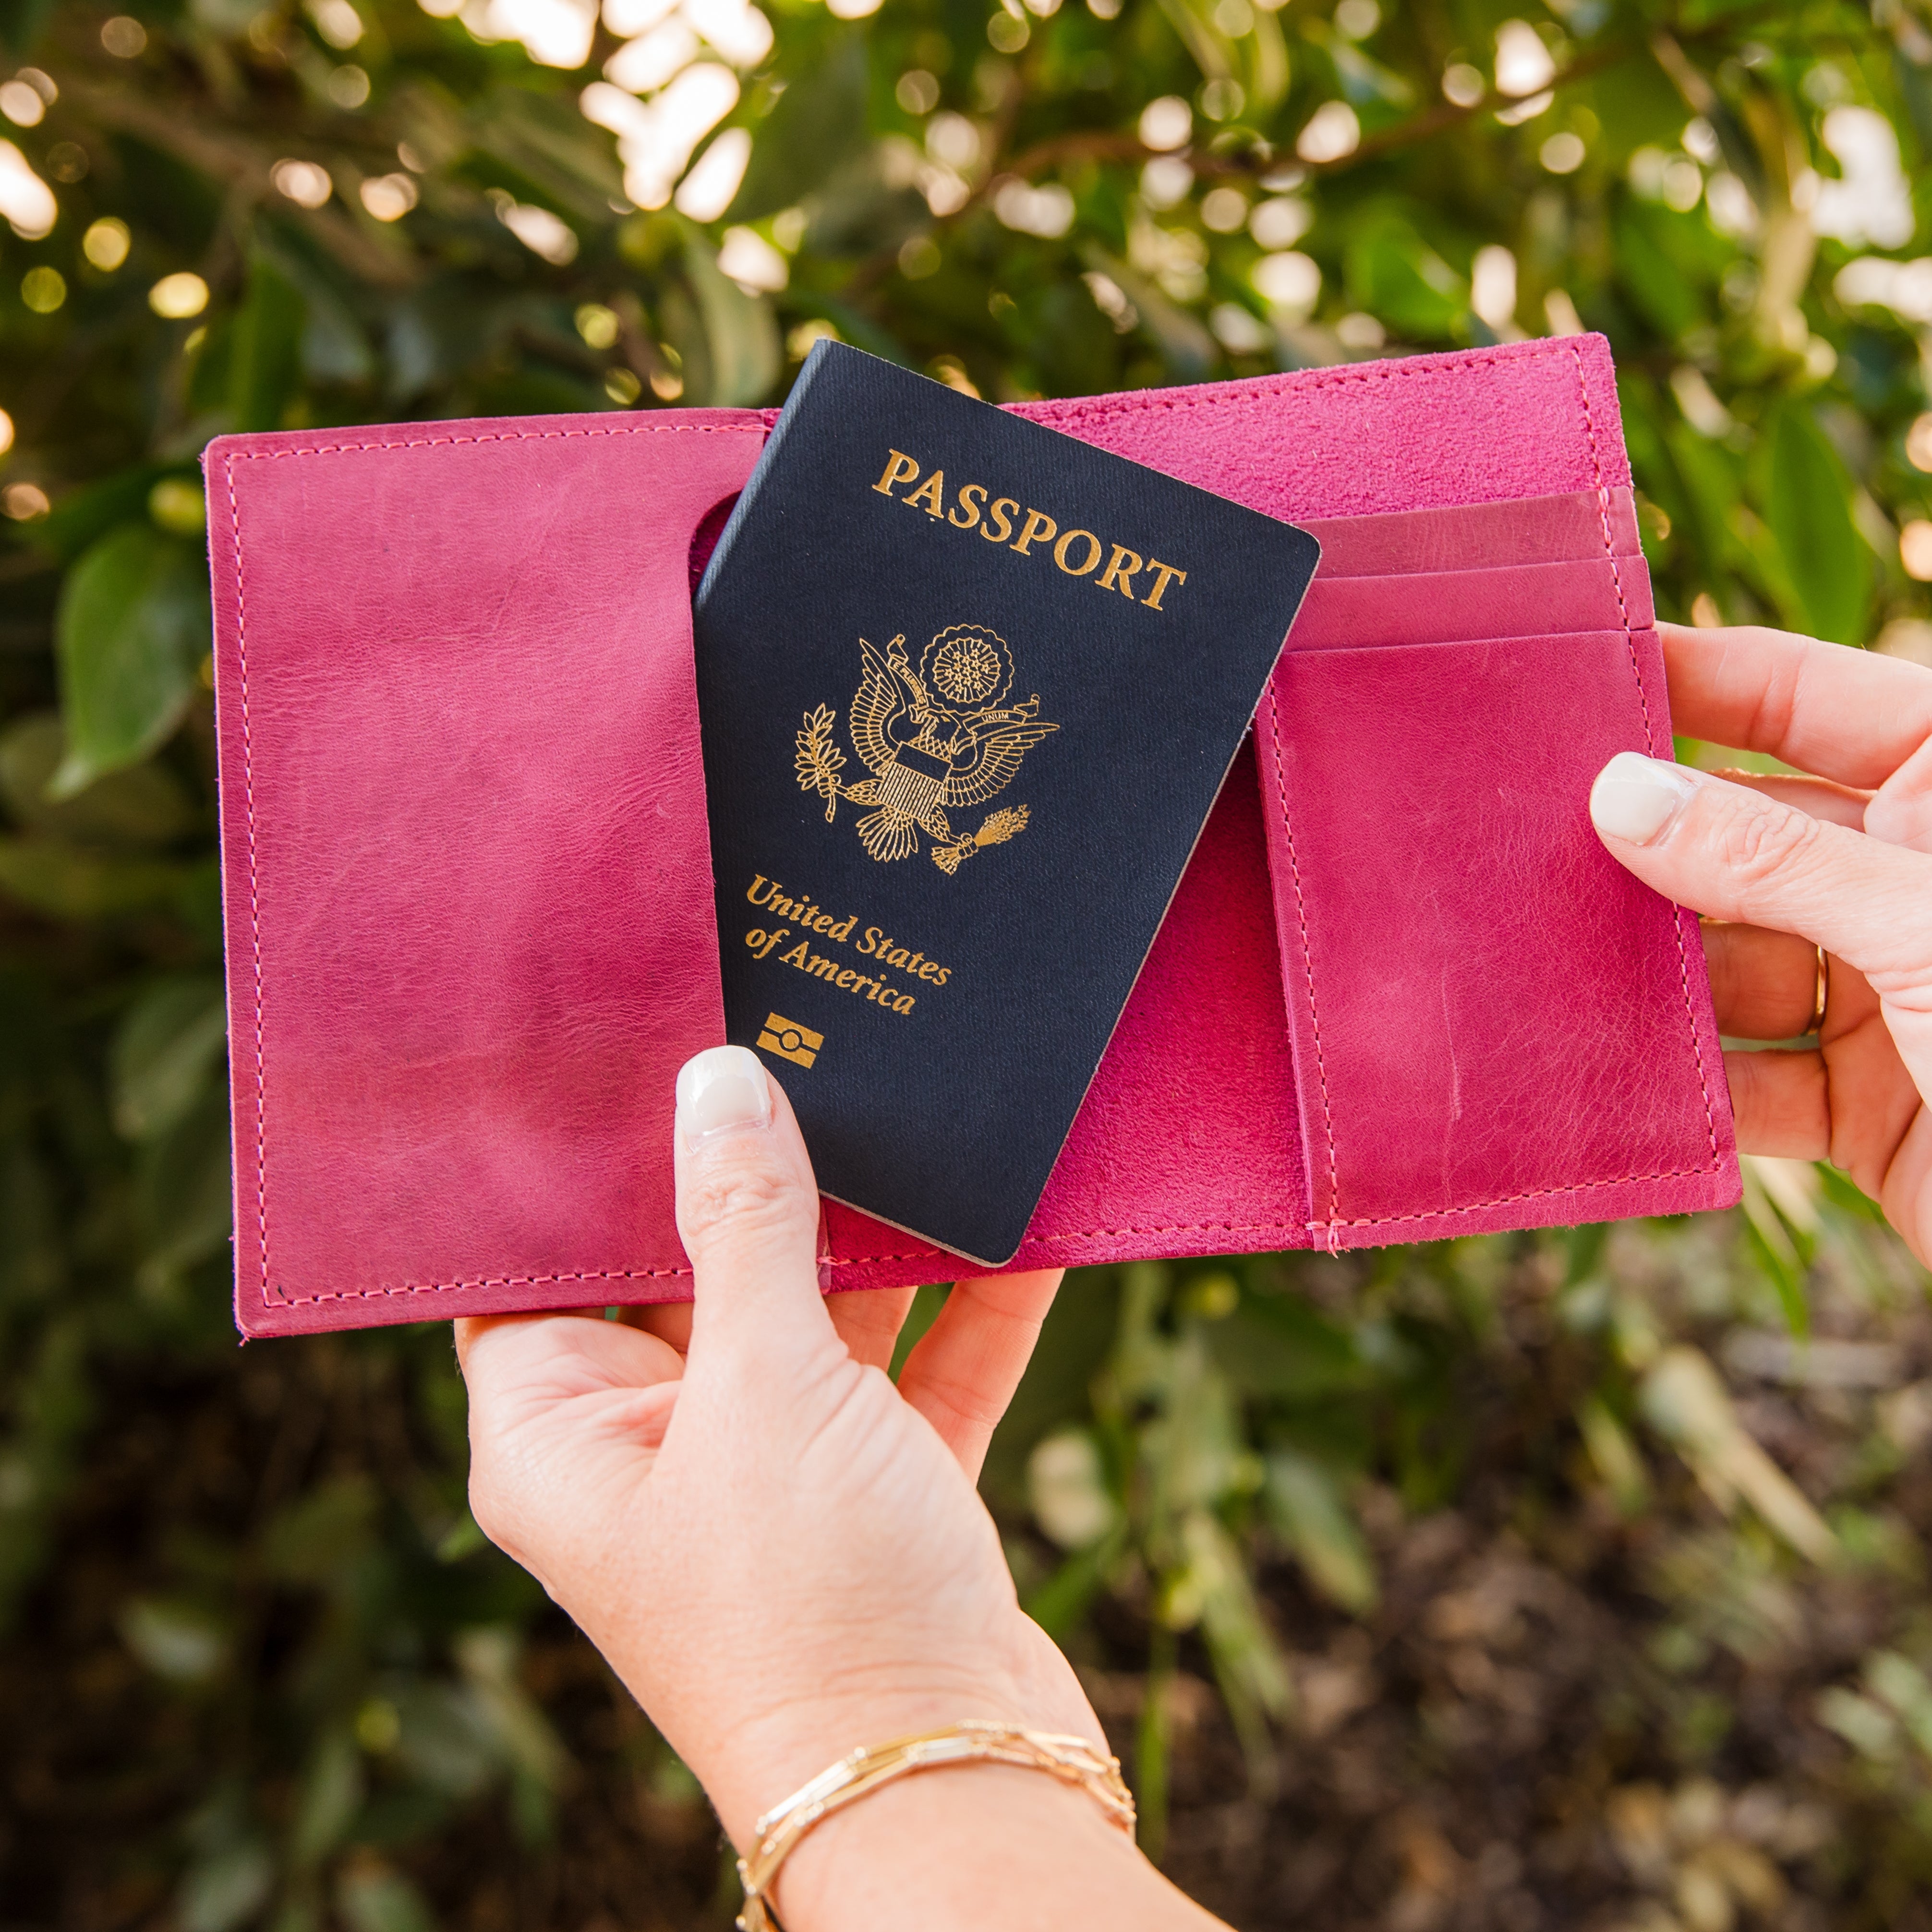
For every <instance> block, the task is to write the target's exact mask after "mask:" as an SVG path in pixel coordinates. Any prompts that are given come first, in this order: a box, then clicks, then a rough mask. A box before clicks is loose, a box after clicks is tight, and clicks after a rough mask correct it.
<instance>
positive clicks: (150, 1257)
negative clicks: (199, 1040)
mask: <svg viewBox="0 0 1932 1932" xmlns="http://www.w3.org/2000/svg"><path fill="white" fill-rule="evenodd" d="M135 1178H136V1189H135V1193H136V1208H137V1209H138V1211H139V1226H140V1229H141V1232H142V1235H143V1236H144V1238H145V1242H144V1245H145V1253H144V1254H143V1256H142V1265H141V1280H142V1282H143V1283H144V1284H145V1286H147V1287H148V1288H149V1289H166V1288H167V1287H169V1286H172V1283H173V1282H174V1281H175V1279H176V1278H177V1277H178V1276H179V1275H181V1274H182V1273H183V1272H184V1271H185V1270H187V1269H189V1268H193V1267H194V1266H195V1265H196V1263H198V1262H204V1261H205V1260H207V1259H208V1257H209V1256H211V1255H213V1254H215V1253H218V1252H219V1251H220V1249H221V1247H223V1244H225V1243H226V1241H227V1239H228V1237H229V1232H230V1230H231V1229H232V1227H233V1220H234V1197H233V1190H232V1188H231V1185H230V1181H229V1139H228V1096H227V1095H226V1094H225V1093H224V1092H223V1091H220V1089H219V1088H208V1087H204V1088H202V1091H200V1092H199V1093H198V1094H193V1096H192V1097H190V1101H189V1103H188V1106H187V1112H185V1113H184V1114H183V1115H181V1117H180V1118H178V1120H177V1121H175V1124H173V1125H172V1127H168V1128H166V1129H164V1130H160V1131H157V1132H156V1133H154V1134H153V1136H151V1138H150V1139H148V1140H146V1141H145V1142H142V1148H141V1158H140V1160H139V1164H138V1167H137V1169H136V1177H135Z"/></svg>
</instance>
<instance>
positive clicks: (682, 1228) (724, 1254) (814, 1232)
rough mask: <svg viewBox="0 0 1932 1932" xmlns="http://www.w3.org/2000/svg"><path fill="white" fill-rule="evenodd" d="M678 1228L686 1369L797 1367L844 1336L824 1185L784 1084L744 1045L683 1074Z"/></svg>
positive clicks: (720, 1049) (696, 1061) (716, 1050)
mask: <svg viewBox="0 0 1932 1932" xmlns="http://www.w3.org/2000/svg"><path fill="white" fill-rule="evenodd" d="M676 1163H677V1231H678V1233H679V1236H680V1237H681V1238H682V1240H683V1242H684V1247H685V1253H687V1254H688V1256H690V1257H691V1272H692V1277H693V1282H694V1298H695V1301H696V1304H697V1305H696V1307H695V1308H694V1310H692V1313H691V1352H690V1358H689V1360H690V1366H691V1370H692V1371H693V1372H694V1373H697V1372H700V1371H701V1370H702V1369H703V1365H704V1364H706V1362H707V1361H713V1360H716V1359H718V1358H719V1357H721V1356H728V1357H730V1358H732V1359H733V1364H734V1366H735V1365H736V1364H742V1362H743V1361H745V1358H748V1357H753V1356H763V1357H766V1358H775V1359H778V1360H781V1361H786V1362H788V1363H790V1364H796V1362H797V1361H799V1360H800V1359H801V1358H802V1357H803V1356H805V1355H808V1353H809V1352H811V1350H812V1349H814V1348H817V1347H819V1346H822V1345H823V1343H825V1342H826V1340H835V1339H836V1337H835V1331H834V1330H833V1328H832V1318H831V1316H829V1314H827V1313H826V1309H825V1304H824V1301H823V1298H822V1297H821V1296H820V1294H819V1292H818V1253H817V1249H818V1189H817V1184H816V1183H815V1182H814V1181H813V1179H812V1176H811V1160H809V1158H808V1157H807V1155H806V1154H805V1142H804V1141H803V1139H802V1138H801V1137H800V1136H799V1131H798V1122H797V1121H796V1119H795V1118H793V1115H792V1111H791V1107H790V1103H788V1102H787V1100H786V1099H785V1097H784V1091H783V1090H782V1089H781V1088H780V1087H779V1086H778V1082H776V1081H775V1080H774V1079H772V1077H771V1076H770V1075H769V1073H766V1071H765V1068H764V1064H763V1062H762V1061H760V1059H759V1058H757V1055H755V1054H754V1053H752V1052H751V1051H750V1050H749V1049H748V1048H745V1047H742V1046H714V1047H710V1048H708V1049H706V1051H705V1052H703V1053H700V1054H698V1055H695V1056H694V1057H693V1058H691V1059H690V1060H688V1061H685V1064H684V1065H683V1066H682V1067H681V1068H679V1070H678V1076H677V1124H676Z"/></svg>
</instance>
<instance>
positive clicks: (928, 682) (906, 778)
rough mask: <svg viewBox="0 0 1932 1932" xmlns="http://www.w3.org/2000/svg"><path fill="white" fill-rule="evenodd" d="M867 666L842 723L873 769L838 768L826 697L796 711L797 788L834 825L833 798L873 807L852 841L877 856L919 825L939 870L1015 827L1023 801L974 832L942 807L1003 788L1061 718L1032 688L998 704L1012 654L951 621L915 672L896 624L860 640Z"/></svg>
mask: <svg viewBox="0 0 1932 1932" xmlns="http://www.w3.org/2000/svg"><path fill="white" fill-rule="evenodd" d="M859 656H860V658H861V659H862V661H863V664H864V666H865V675H864V678H863V679H862V682H860V684H859V689H858V693H857V695H856V696H855V697H853V700H852V708H851V710H850V712H849V713H848V715H847V724H848V726H849V727H850V731H851V733H852V745H853V749H854V750H855V751H857V753H858V754H859V761H860V763H862V764H863V765H864V766H865V768H866V769H867V770H868V771H869V772H871V773H872V776H871V777H870V778H865V779H863V780H862V781H860V782H859V784H850V785H848V784H844V783H843V782H842V781H841V779H840V778H839V775H838V774H839V772H840V771H841V769H843V768H844V763H845V754H844V752H843V751H840V750H839V748H838V746H837V745H835V744H834V743H833V742H832V726H833V725H834V724H835V723H836V721H837V720H836V718H835V715H834V713H833V712H832V709H831V707H830V706H829V705H823V704H821V705H820V706H818V708H817V709H816V710H814V711H808V712H806V713H805V723H804V726H803V727H802V729H801V730H799V733H798V739H797V747H798V748H797V756H796V759H795V760H794V764H795V768H796V772H797V774H798V782H799V786H800V787H801V788H802V790H806V791H810V792H816V793H817V794H818V796H820V798H822V799H824V801H825V819H826V823H827V824H829V823H832V819H833V817H834V815H835V814H836V812H837V811H838V801H839V800H840V799H841V798H842V799H847V800H849V801H850V802H851V803H852V804H854V805H871V806H872V807H874V809H873V810H872V811H868V813H867V814H865V817H862V818H861V819H860V820H859V823H858V833H859V840H860V841H861V842H862V844H864V846H865V850H867V851H868V852H869V853H871V855H872V856H873V857H874V859H881V860H884V859H904V858H906V857H908V856H910V854H911V853H914V852H916V851H917V850H919V834H920V832H925V833H926V835H927V836H928V837H929V838H931V839H932V862H933V863H934V864H935V865H937V866H938V868H940V870H941V871H943V872H946V873H948V874H951V873H953V872H956V871H958V870H959V866H960V863H961V862H962V860H963V859H968V858H971V856H972V855H973V854H974V853H975V852H977V851H980V850H983V848H984V847H987V846H989V845H999V844H1004V843H1005V841H1007V839H1009V838H1016V837H1017V836H1018V835H1019V833H1021V832H1023V831H1025V829H1026V824H1027V817H1028V812H1027V808H1026V807H1025V805H1009V806H1007V807H1005V808H1003V809H1001V810H1000V811H996V812H994V813H993V814H992V815H991V816H990V817H988V818H986V820H983V822H982V823H981V824H980V828H979V829H978V830H977V832H965V833H963V834H962V833H958V832H955V831H954V830H953V827H952V826H951V825H950V823H948V821H947V816H946V814H947V808H949V807H951V808H953V809H958V808H961V807H962V806H965V805H978V804H980V802H982V801H983V800H984V799H989V798H992V796H995V793H999V792H1002V791H1004V790H1005V789H1006V788H1007V786H1008V785H1009V784H1011V783H1012V782H1013V778H1014V776H1015V775H1016V773H1017V772H1019V768H1020V763H1021V760H1022V759H1024V758H1025V756H1026V754H1027V753H1028V751H1030V750H1031V748H1033V747H1034V745H1037V744H1038V743H1039V742H1040V740H1041V739H1043V738H1044V737H1045V736H1046V735H1047V734H1048V733H1049V732H1052V731H1057V730H1059V728H1060V727H1059V726H1058V725H1057V724H1046V723H1044V722H1043V721H1042V720H1041V718H1040V698H1039V696H1038V694H1037V693H1036V694H1034V696H1033V697H1029V698H1028V700H1026V701H1025V703H1023V704H1015V705H1008V704H1007V703H1005V701H1004V700H1005V699H1006V696H1007V692H1008V691H1010V689H1011V688H1012V686H1013V653H1012V652H1010V650H1009V649H1007V642H1006V640H1005V639H1004V637H1001V636H1000V634H998V632H997V631H989V630H987V629H986V628H985V627H984V626H983V625H977V624H955V625H953V627H952V628H950V630H944V631H941V632H940V634H938V636H937V637H935V638H934V639H933V640H932V642H931V643H929V644H928V645H927V646H926V649H924V650H923V651H922V652H920V653H919V668H918V669H917V670H914V669H913V667H912V664H911V662H910V660H909V659H908V658H907V656H906V651H905V638H904V635H903V634H901V635H900V636H898V637H895V638H893V640H892V642H891V643H889V644H888V645H886V647H885V649H883V650H880V649H879V648H878V647H877V646H876V645H874V644H871V643H867V642H866V641H865V639H864V638H863V637H861V638H860V639H859Z"/></svg>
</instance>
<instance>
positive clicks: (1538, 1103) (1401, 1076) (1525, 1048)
mask: <svg viewBox="0 0 1932 1932" xmlns="http://www.w3.org/2000/svg"><path fill="white" fill-rule="evenodd" d="M1633 673H1636V675H1633ZM1257 739H1258V742H1259V749H1260V751H1261V757H1262V793H1263V799H1264V811H1265V819H1266V823H1267V829H1268V842H1269V853H1270V865H1271V872H1272V875H1273V877H1274V888H1275V907H1276V922H1277V932H1278V935H1279V937H1280V944H1281V957H1282V963H1283V979H1284V983H1285V985H1286V990H1287V995H1288V1001H1289V1014H1290V1021H1291V1025H1292V1030H1293V1032H1294V1037H1295V1070H1296V1086H1297V1092H1298V1100H1299V1105H1300V1110H1301V1123H1302V1129H1303V1134H1304V1141H1305V1144H1306V1147H1307V1172H1308V1176H1309V1181H1310V1191H1311V1200H1312V1202H1313V1220H1314V1222H1315V1223H1316V1235H1317V1238H1318V1240H1319V1241H1322V1242H1324V1243H1325V1244H1328V1245H1329V1246H1331V1247H1337V1248H1340V1247H1356V1246H1367V1245H1373V1244H1377V1243H1381V1242H1386V1241H1397V1240H1401V1241H1414V1240H1420V1239H1426V1238H1430V1237H1431V1236H1433V1235H1447V1234H1453V1233H1457V1232H1471V1231H1473V1230H1475V1229H1481V1228H1484V1227H1523V1226H1536V1225H1541V1224H1548V1223H1574V1222H1578V1221H1594V1220H1610V1219H1613V1218H1614V1217H1618V1216H1620V1215H1623V1214H1631V1213H1634V1212H1638V1211H1643V1212H1646V1213H1656V1212H1668V1211H1671V1210H1670V1208H1666V1207H1664V1205H1662V1204H1664V1202H1677V1203H1679V1204H1680V1205H1682V1206H1683V1207H1685V1208H1688V1207H1691V1206H1694V1205H1699V1204H1700V1203H1703V1202H1708V1201H1709V1199H1711V1198H1712V1193H1713V1190H1714V1189H1721V1188H1722V1187H1723V1186H1724V1182H1725V1181H1726V1178H1727V1175H1728V1172H1729V1168H1730V1163H1731V1161H1732V1159H1733V1152H1734V1143H1733V1139H1732V1130H1731V1124H1730V1108H1729V1101H1728V1097H1727V1094H1726V1091H1725V1088H1724V1077H1723V1073H1722V1070H1721V1067H1722V1062H1721V1054H1720V1049H1719V1043H1718V1035H1717V1031H1716V1028H1715V1022H1714V1021H1713V1019H1712V1013H1711V1009H1710V1000H1709V992H1708V989H1707V987H1706V980H1705V976H1704V970H1703V959H1702V957H1701V953H1700V950H1699V946H1700V942H1699V940H1698V937H1697V926H1696V922H1695V920H1694V918H1692V917H1691V916H1690V915H1688V914H1680V913H1679V912H1678V910H1676V908H1675V907H1672V906H1671V905H1670V904H1669V903H1668V902H1667V901H1665V900H1664V899H1663V898H1661V897H1659V896H1658V895H1657V894H1655V893H1654V892H1651V891H1649V889H1647V888H1646V887H1645V886H1642V885H1640V884H1639V883H1637V881H1636V880H1635V879H1634V878H1633V877H1632V876H1631V874H1629V873H1628V871H1625V869H1624V868H1623V867H1622V866H1621V865H1618V864H1617V862H1616V861H1615V860H1614V859H1612V858H1611V857H1610V854H1609V853H1607V851H1605V850H1604V847H1603V844H1602V843H1601V841H1600V840H1599V839H1598V838H1597V836H1596V834H1595V832H1594V831H1593V830H1592V827H1591V825H1590V822H1589V811H1588V806H1587V800H1588V798H1589V789H1590V784H1591V781H1592V779H1593V778H1595V775H1596V773H1597V772H1598V771H1599V770H1600V769H1601V768H1602V766H1603V765H1604V762H1605V761H1606V760H1607V759H1608V758H1609V757H1610V755H1611V754H1613V752H1616V751H1625V750H1641V749H1648V750H1649V751H1652V752H1653V753H1661V754H1664V755H1668V752H1669V748H1670V719H1669V716H1668V714H1667V712H1666V710H1665V709H1664V682H1663V664H1662V659H1661V652H1660V651H1659V649H1658V640H1657V637H1656V635H1655V632H1654V631H1635V632H1634V633H1629V634H1627V633H1625V631H1622V630H1621V629H1619V630H1617V631H1601V632H1597V633H1595V634H1582V635H1579V634H1552V635H1548V636H1542V637H1512V638H1505V639H1481V640H1464V641H1461V642H1458V643H1455V644H1453V645H1444V646H1439V647H1438V648H1436V649H1430V650H1409V651H1402V652H1394V651H1389V650H1387V649H1333V650H1327V651H1317V652H1289V653H1288V654H1286V655H1285V656H1284V657H1283V659H1282V661H1281V663H1280V665H1279V666H1278V667H1277V671H1276V674H1275V677H1274V680H1273V682H1272V683H1271V686H1270V690H1269V694H1268V698H1267V699H1266V700H1264V702H1263V704H1262V712H1261V715H1260V717H1259V719H1258V721H1257ZM1559 1003H1560V1006H1561V1010H1562V1024H1561V1025H1556V1024H1552V1023H1550V1016H1551V1015H1552V1013H1553V1011H1554V1010H1555V1008H1556V1005H1557V1004H1559ZM1640 1202H1649V1203H1651V1204H1652V1205H1649V1206H1648V1207H1644V1208H1641V1209H1640V1208H1638V1207H1637V1205H1634V1204H1637V1203H1640Z"/></svg>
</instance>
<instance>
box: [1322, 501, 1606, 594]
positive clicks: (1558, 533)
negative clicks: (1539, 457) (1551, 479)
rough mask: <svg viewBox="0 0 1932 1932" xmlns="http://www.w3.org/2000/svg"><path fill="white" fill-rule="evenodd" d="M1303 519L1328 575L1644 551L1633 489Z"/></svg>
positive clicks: (1549, 560) (1461, 567)
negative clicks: (1320, 552)
mask: <svg viewBox="0 0 1932 1932" xmlns="http://www.w3.org/2000/svg"><path fill="white" fill-rule="evenodd" d="M1298 521H1299V522H1300V523H1301V526H1302V527H1303V528H1304V529H1306V530H1308V531H1310V532H1312V533H1313V535H1314V536H1315V537H1316V538H1317V539H1318V540H1319V542H1320V544H1321V545H1322V575H1323V576H1324V577H1393V576H1402V575H1405V574H1408V573H1409V572H1412V571H1442V570H1496V569H1501V568H1503V567H1504V566H1505V565H1509V564H1514V563H1553V562H1560V561H1562V560H1564V559H1576V558H1580V557H1592V558H1595V559H1598V560H1599V561H1601V559H1603V557H1604V556H1605V555H1606V554H1608V555H1610V556H1619V557H1625V556H1628V557H1638V556H1642V555H1643V546H1642V544H1640V543H1639V542H1638V541H1637V507H1636V503H1635V501H1634V498H1633V497H1632V496H1631V492H1630V490H1629V489H1628V487H1616V488H1606V489H1604V490H1602V491H1601V492H1599V491H1598V490H1568V491H1566V492H1565V493H1562V495H1559V496H1523V497H1519V498H1517V499H1515V500H1514V501H1513V502H1503V503H1460V504H1457V505H1453V506H1451V507H1450V508H1446V509H1430V510H1397V511H1385V512H1384V513H1383V514H1380V515H1378V516H1373V517H1302V518H1298ZM1606 536H1607V538H1608V541H1607V542H1606Z"/></svg>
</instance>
